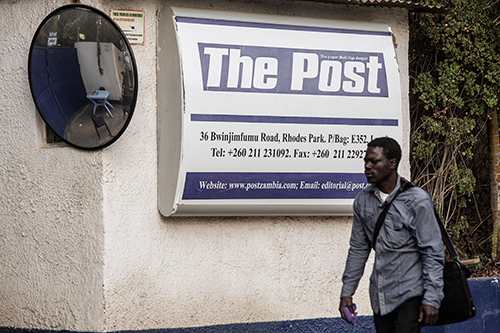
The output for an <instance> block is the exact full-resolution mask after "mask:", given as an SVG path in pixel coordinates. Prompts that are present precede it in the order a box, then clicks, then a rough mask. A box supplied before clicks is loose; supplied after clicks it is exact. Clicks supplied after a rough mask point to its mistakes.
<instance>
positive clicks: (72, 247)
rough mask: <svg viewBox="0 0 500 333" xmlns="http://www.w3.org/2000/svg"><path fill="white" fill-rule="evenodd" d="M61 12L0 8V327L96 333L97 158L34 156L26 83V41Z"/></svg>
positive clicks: (39, 4) (20, 4)
mask: <svg viewBox="0 0 500 333" xmlns="http://www.w3.org/2000/svg"><path fill="white" fill-rule="evenodd" d="M64 3H65V2H63V1H0V13H1V14H0V17H1V21H2V27H1V28H0V77H1V78H2V80H1V83H0V100H1V101H2V102H1V103H0V123H1V124H2V125H1V126H2V129H1V131H0V137H1V138H0V216H1V227H0V326H14V327H38V328H52V329H75V330H76V329H88V330H100V329H102V318H103V311H102V297H103V293H102V282H103V263H104V262H103V253H104V252H103V251H104V233H103V231H104V228H103V198H104V197H103V187H102V177H103V166H102V152H94V153H89V152H83V151H78V150H76V149H73V148H69V147H65V148H40V147H41V142H40V138H39V133H40V130H41V128H42V124H41V120H40V118H39V117H38V115H37V111H36V108H35V105H34V102H33V99H32V97H31V93H30V88H29V82H28V53H29V46H30V43H31V39H32V37H33V34H34V32H35V30H36V28H37V27H38V24H39V23H40V22H41V21H42V20H43V18H44V17H45V16H46V15H47V14H48V13H49V12H50V11H52V10H53V9H55V8H57V7H59V6H60V5H62V4H64ZM66 3H67V2H66Z"/></svg>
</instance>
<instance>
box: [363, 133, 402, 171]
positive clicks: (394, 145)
mask: <svg viewBox="0 0 500 333" xmlns="http://www.w3.org/2000/svg"><path fill="white" fill-rule="evenodd" d="M368 147H380V148H382V154H384V156H385V157H387V159H388V160H391V159H393V158H395V159H396V163H397V165H399V161H401V146H400V145H399V143H398V142H397V141H396V140H394V139H393V138H390V137H388V136H386V137H381V138H376V139H373V140H372V141H370V142H369V143H368Z"/></svg>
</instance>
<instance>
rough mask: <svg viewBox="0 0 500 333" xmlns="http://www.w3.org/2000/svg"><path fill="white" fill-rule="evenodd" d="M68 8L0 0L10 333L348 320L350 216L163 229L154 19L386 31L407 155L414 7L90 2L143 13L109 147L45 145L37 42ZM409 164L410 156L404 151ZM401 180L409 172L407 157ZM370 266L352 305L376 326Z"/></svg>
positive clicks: (3, 321) (0, 318)
mask: <svg viewBox="0 0 500 333" xmlns="http://www.w3.org/2000/svg"><path fill="white" fill-rule="evenodd" d="M67 3H71V1H62V0H61V1H56V0H52V1H0V13H2V14H1V17H2V26H1V27H0V55H1V58H0V74H1V76H2V77H3V80H2V82H1V83H0V98H1V100H2V101H3V103H1V104H0V121H1V124H2V129H3V130H2V131H0V136H1V141H0V161H1V165H0V170H1V173H0V177H1V179H0V210H1V211H0V214H1V216H2V222H3V223H2V227H1V228H0V304H2V306H1V307H0V327H1V326H4V327H9V326H12V327H18V328H40V329H56V330H59V329H69V330H79V331H110V330H134V329H152V328H172V327H187V326H189V327H193V326H206V325H215V324H229V323H242V322H256V321H281V320H292V319H308V318H318V317H336V316H338V311H337V307H338V298H339V292H340V286H341V281H340V279H341V274H342V271H343V267H344V262H345V256H346V253H347V246H348V238H349V234H350V226H351V223H350V217H238V218H236V217H233V218H218V217H211V218H201V217H200V218H197V217H193V218H162V217H161V216H160V214H159V213H158V210H157V182H156V179H157V168H156V163H157V151H156V149H157V142H156V121H157V118H156V117H157V113H156V94H157V92H156V37H157V27H156V18H157V15H158V13H159V11H161V10H162V7H163V6H166V5H168V4H172V5H177V6H190V7H200V8H211V9H221V10H237V11H248V12H257V13H268V14H279V15H303V16H310V17H321V18H330V19H352V20H367V21H374V22H384V23H388V24H389V25H390V26H391V27H392V30H393V33H394V35H395V37H396V42H397V44H398V47H397V55H398V62H399V65H400V70H401V77H402V78H403V80H402V92H403V120H404V137H405V142H404V145H403V146H404V148H405V150H406V151H407V148H408V141H407V139H408V131H409V124H408V119H409V116H408V98H407V92H408V83H407V81H406V80H405V78H407V77H408V72H407V38H408V30H407V15H406V10H403V9H390V8H364V7H358V6H347V5H331V4H319V3H318V4H314V3H305V2H292V1H281V0H272V1H249V0H239V1H234V0H213V1H205V0H185V1H181V0H177V1H161V0H144V1H134V2H131V1H107V0H101V1H97V0H95V1H86V0H82V1H81V3H84V4H88V5H92V6H94V7H96V8H98V9H100V10H102V11H104V12H108V11H109V10H110V9H138V10H143V11H144V12H145V19H146V35H145V37H146V42H145V44H144V45H134V46H133V51H134V54H135V57H136V60H137V64H138V71H139V95H138V101H137V106H136V110H135V114H134V116H133V119H132V121H131V123H130V125H129V127H128V129H127V131H126V132H125V134H124V135H123V136H122V137H121V138H120V139H119V140H118V141H117V142H116V143H114V144H113V145H111V146H110V147H108V148H106V149H104V150H102V151H97V152H86V151H85V152H84V151H79V150H76V149H73V148H70V147H56V148H40V146H41V143H42V142H41V141H42V140H41V139H40V138H39V137H40V134H39V133H40V130H41V128H42V127H43V126H42V124H41V122H40V119H39V118H38V116H37V112H36V109H35V106H34V103H33V101H32V98H31V94H30V90H29V83H28V75H27V59H28V51H29V50H28V49H29V45H30V42H31V38H32V36H33V33H34V32H35V30H36V28H37V26H38V24H39V23H40V22H41V21H42V19H43V18H44V17H45V16H46V15H47V14H48V13H49V12H51V11H52V10H54V9H55V8H57V7H59V6H61V5H64V4H67ZM405 156H406V157H407V156H408V154H407V153H406V155H405ZM401 171H402V173H403V174H405V175H407V174H408V173H409V164H408V161H407V158H406V159H405V162H404V163H403V164H402V170H401ZM370 271H371V267H368V268H367V272H366V273H365V277H364V278H363V281H362V283H361V284H360V287H359V291H358V293H357V295H356V298H355V301H356V303H357V304H358V306H359V309H360V314H362V315H369V314H371V313H370V306H369V301H368V293H367V281H368V275H369V272H370Z"/></svg>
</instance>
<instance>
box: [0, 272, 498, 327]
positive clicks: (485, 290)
mask: <svg viewBox="0 0 500 333" xmlns="http://www.w3.org/2000/svg"><path fill="white" fill-rule="evenodd" d="M469 286H470V289H471V293H472V296H473V298H474V304H475V305H476V308H477V314H476V316H475V317H474V318H472V319H470V320H468V321H466V322H462V323H457V324H451V325H446V326H436V327H424V328H423V329H422V333H448V332H449V333H471V332H474V333H496V332H498V327H500V283H499V280H498V278H487V279H470V280H469ZM26 332H30V333H50V332H51V331H44V330H26V329H14V328H1V327H0V333H26ZM228 332H234V333H260V332H262V333H304V332H308V333H319V332H322V333H342V332H352V333H374V332H375V327H374V325H373V317H372V316H359V317H358V318H357V322H356V324H355V325H353V326H352V325H350V324H347V323H346V322H345V321H343V320H342V319H340V318H338V317H337V318H316V319H305V320H288V321H278V322H259V323H241V324H228V325H214V326H201V327H186V328H172V329H156V330H141V331H120V333H228Z"/></svg>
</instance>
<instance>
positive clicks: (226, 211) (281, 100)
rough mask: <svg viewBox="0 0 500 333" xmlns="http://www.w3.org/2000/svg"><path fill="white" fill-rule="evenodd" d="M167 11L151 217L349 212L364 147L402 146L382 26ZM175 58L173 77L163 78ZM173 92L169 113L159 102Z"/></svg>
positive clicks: (389, 49) (395, 81) (388, 39)
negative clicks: (155, 203)
mask: <svg viewBox="0 0 500 333" xmlns="http://www.w3.org/2000/svg"><path fill="white" fill-rule="evenodd" d="M172 10H173V11H172V16H171V17H168V18H162V22H163V23H162V22H160V26H162V27H165V28H164V30H161V31H160V36H162V34H164V36H165V40H169V41H171V42H174V43H173V44H174V45H173V46H172V45H170V47H174V48H175V50H176V51H175V52H173V51H172V52H171V53H162V52H160V53H159V68H160V73H159V76H161V75H165V74H166V75H167V76H166V77H167V78H166V79H165V81H164V82H165V86H162V85H161V84H160V85H159V90H158V91H159V92H158V94H159V109H160V110H161V109H164V108H166V109H170V112H171V113H170V115H172V112H176V113H178V115H177V116H175V115H172V117H173V118H168V115H167V116H166V117H163V116H162V115H160V118H159V131H160V141H159V186H160V188H159V193H160V202H159V207H160V211H161V212H162V214H163V215H325V214H328V215H332V214H351V213H352V202H353V199H354V197H355V196H356V194H357V193H359V192H360V191H361V190H362V189H363V188H365V187H366V186H367V183H366V178H365V176H364V173H363V157H364V154H365V150H366V144H367V143H368V142H369V141H370V140H372V139H373V138H376V137H380V136H391V137H393V138H395V139H396V140H398V141H401V136H402V134H401V118H402V110H401V92H400V81H399V71H398V67H397V63H396V58H395V51H394V45H393V42H392V35H391V32H390V29H389V27H388V26H387V25H383V24H375V23H366V22H347V21H345V22H344V21H330V20H321V19H306V18H296V17H277V16H265V15H255V14H237V13H225V12H216V13H214V12H211V11H207V10H196V9H185V8H173V9H172ZM165 22H170V23H168V24H170V25H171V26H172V27H174V28H171V29H170V30H169V28H168V27H169V26H167V25H166V24H167V23H165ZM162 24H165V26H163V25H162ZM162 31H163V32H162ZM162 48H163V47H162ZM175 56H177V57H178V58H179V59H177V61H174V63H178V66H179V67H180V68H179V69H175V68H173V69H172V68H171V70H172V72H170V73H171V74H172V73H177V76H176V75H169V74H167V72H165V73H162V71H161V69H162V66H163V65H162V64H163V61H164V62H165V66H168V65H167V63H166V62H167V58H168V57H175ZM170 60H172V59H170ZM165 66H164V67H165ZM170 66H171V63H170ZM174 77H177V79H174ZM175 86H177V89H178V91H180V92H179V93H178V94H174V95H172V96H171V98H178V99H180V101H179V102H178V103H177V104H176V105H177V107H178V108H179V109H178V110H173V109H171V107H172V106H173V105H168V103H169V102H165V103H166V104H167V105H165V106H164V105H162V98H161V97H160V95H162V94H163V95H168V94H169V91H170V90H171V89H172V87H175ZM174 90H175V89H174ZM175 96H177V97H175ZM167 114H168V112H167ZM175 117H177V118H175ZM167 121H170V123H169V124H168V125H167V123H166V122H167ZM168 126H174V127H175V128H176V129H177V130H176V131H173V132H174V133H177V136H175V135H172V136H170V137H169V135H170V134H169V131H172V127H168ZM169 128H170V129H169ZM172 145H174V146H175V147H172ZM168 152H170V153H171V152H178V155H169V156H167V155H165V154H167V153H168ZM175 156H178V160H177V159H175V158H174V161H172V158H173V157H175ZM167 160H168V161H167ZM165 163H166V164H168V166H166V167H163V165H166V164H165ZM167 187H168V188H167ZM167 193H168V194H167Z"/></svg>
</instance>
